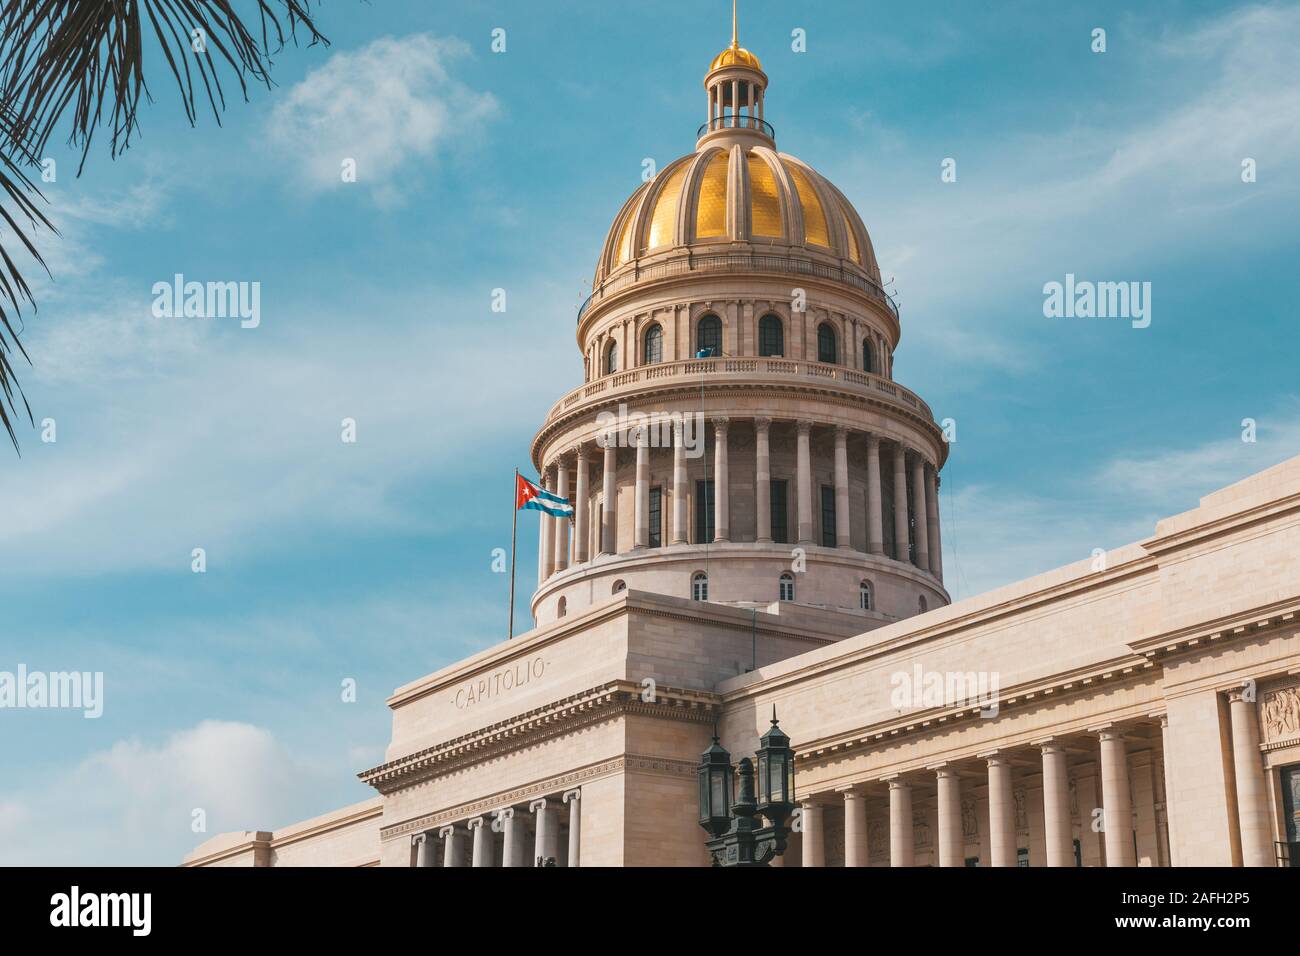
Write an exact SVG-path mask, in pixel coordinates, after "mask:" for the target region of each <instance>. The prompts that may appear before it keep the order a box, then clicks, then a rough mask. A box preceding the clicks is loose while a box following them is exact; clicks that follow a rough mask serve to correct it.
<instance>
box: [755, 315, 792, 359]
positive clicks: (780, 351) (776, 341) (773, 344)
mask: <svg viewBox="0 0 1300 956" xmlns="http://www.w3.org/2000/svg"><path fill="white" fill-rule="evenodd" d="M758 354H759V355H778V356H782V355H785V329H784V328H783V327H782V326H781V320H780V319H779V318H777V317H776V316H775V315H765V316H763V317H762V318H761V319H759V320H758Z"/></svg>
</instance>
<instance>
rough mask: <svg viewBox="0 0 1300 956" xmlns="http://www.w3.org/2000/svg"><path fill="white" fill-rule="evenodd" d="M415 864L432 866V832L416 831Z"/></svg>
mask: <svg viewBox="0 0 1300 956" xmlns="http://www.w3.org/2000/svg"><path fill="white" fill-rule="evenodd" d="M414 842H415V865H416V866H433V851H434V845H433V834H432V833H417V834H416V836H415V840H414Z"/></svg>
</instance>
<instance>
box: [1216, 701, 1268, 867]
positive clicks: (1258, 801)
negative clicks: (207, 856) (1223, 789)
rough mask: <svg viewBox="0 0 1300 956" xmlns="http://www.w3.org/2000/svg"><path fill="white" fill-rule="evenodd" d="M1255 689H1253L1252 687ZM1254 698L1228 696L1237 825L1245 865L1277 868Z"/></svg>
mask: <svg viewBox="0 0 1300 956" xmlns="http://www.w3.org/2000/svg"><path fill="white" fill-rule="evenodd" d="M1252 686H1253V685H1252ZM1253 698H1254V694H1250V695H1249V697H1248V696H1247V693H1246V690H1245V689H1244V688H1243V689H1241V690H1234V691H1232V692H1230V693H1229V694H1228V706H1229V710H1230V711H1231V714H1232V769H1233V773H1234V774H1235V776H1236V780H1237V823H1238V826H1239V827H1240V830H1241V865H1242V866H1274V865H1275V864H1276V861H1275V860H1274V859H1273V843H1272V839H1273V837H1272V825H1271V823H1270V821H1269V813H1268V790H1267V789H1266V786H1265V782H1264V767H1263V764H1262V763H1261V762H1260V757H1259V716H1258V713H1257V712H1256V708H1255V701H1254V699H1253Z"/></svg>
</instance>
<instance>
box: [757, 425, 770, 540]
mask: <svg viewBox="0 0 1300 956" xmlns="http://www.w3.org/2000/svg"><path fill="white" fill-rule="evenodd" d="M771 425H772V419H770V418H756V419H754V448H755V450H756V452H757V458H758V465H757V470H756V471H755V475H754V500H755V502H756V503H757V510H758V515H757V518H758V525H757V527H758V535H757V540H758V541H759V542H760V543H765V542H769V541H771V540H772V456H771V451H770V449H769V446H768V434H769V429H770V428H771Z"/></svg>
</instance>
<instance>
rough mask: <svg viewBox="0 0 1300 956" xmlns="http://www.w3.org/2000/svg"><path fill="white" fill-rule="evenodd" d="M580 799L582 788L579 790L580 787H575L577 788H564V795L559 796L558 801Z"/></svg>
mask: <svg viewBox="0 0 1300 956" xmlns="http://www.w3.org/2000/svg"><path fill="white" fill-rule="evenodd" d="M581 799H582V790H581V788H579V789H577V790H566V791H564V796H563V797H561V798H560V802H561V803H569V802H571V801H577V800H581Z"/></svg>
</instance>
